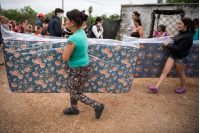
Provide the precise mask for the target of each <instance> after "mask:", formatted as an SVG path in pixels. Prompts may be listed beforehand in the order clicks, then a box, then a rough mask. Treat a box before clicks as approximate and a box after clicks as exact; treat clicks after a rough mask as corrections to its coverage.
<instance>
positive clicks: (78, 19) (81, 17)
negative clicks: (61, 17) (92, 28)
mask: <svg viewBox="0 0 200 133" xmlns="http://www.w3.org/2000/svg"><path fill="white" fill-rule="evenodd" d="M66 16H67V18H68V19H69V20H70V21H74V23H76V26H77V27H81V26H82V25H83V22H84V21H87V19H88V15H87V14H85V10H84V11H82V12H80V11H79V10H78V9H74V10H72V11H69V12H67V13H66Z"/></svg>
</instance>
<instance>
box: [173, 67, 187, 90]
mask: <svg viewBox="0 0 200 133" xmlns="http://www.w3.org/2000/svg"><path fill="white" fill-rule="evenodd" d="M175 65H176V69H177V71H178V75H179V77H180V81H181V88H184V87H185V80H186V76H185V67H186V65H184V64H182V63H175Z"/></svg>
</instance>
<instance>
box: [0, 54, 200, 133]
mask: <svg viewBox="0 0 200 133" xmlns="http://www.w3.org/2000/svg"><path fill="white" fill-rule="evenodd" d="M0 61H3V56H2V50H0ZM157 81H158V78H135V79H134V80H133V84H132V87H131V90H130V92H129V93H123V94H114V93H113V94H102V93H94V94H92V93H86V95H87V96H89V97H90V98H92V99H95V100H98V101H99V102H102V103H104V104H105V109H104V112H103V114H102V116H101V118H100V119H98V120H97V119H95V116H94V114H95V112H94V110H93V109H92V108H91V107H89V106H86V105H84V104H82V103H80V102H79V103H78V105H79V106H78V107H79V110H82V111H81V112H80V114H79V115H77V116H67V115H64V114H63V113H62V111H63V109H64V108H67V107H69V106H70V101H69V93H49V94H47V93H46V94H44V93H11V92H10V89H9V86H8V81H7V75H6V68H5V65H0V133H94V132H96V133H197V132H199V78H187V83H186V88H187V92H186V93H185V94H176V93H175V92H174V90H175V89H177V88H178V87H179V85H180V81H179V79H178V78H167V79H166V80H165V81H164V83H163V84H162V86H161V87H160V90H159V93H158V94H153V93H152V92H150V91H149V90H148V89H147V86H148V85H155V83H156V82H157Z"/></svg>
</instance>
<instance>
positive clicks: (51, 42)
mask: <svg viewBox="0 0 200 133" xmlns="http://www.w3.org/2000/svg"><path fill="white" fill-rule="evenodd" d="M66 42H67V40H66V39H60V40H59V41H58V40H57V39H48V38H39V37H37V38H30V37H29V38H27V37H24V38H23V37H7V38H6V39H5V40H4V54H5V63H6V69H7V76H8V81H9V86H10V88H11V91H12V92H24V93H30V92H32V93H43V92H51V93H59V92H61V93H63V92H69V88H68V81H69V78H70V74H69V73H70V72H69V69H67V67H68V64H67V63H64V62H63V61H62V53H63V51H64V47H65V45H66ZM88 45H89V48H88V54H89V58H90V64H91V68H92V71H91V74H90V77H89V78H88V81H87V82H86V83H85V89H84V92H92V93H99V92H100V93H125V92H129V91H130V87H131V85H132V80H133V75H134V69H135V65H136V61H137V55H138V47H135V46H133V44H132V43H131V42H120V41H109V40H107V41H98V40H92V39H91V40H90V39H89V44H88ZM66 69H67V70H66Z"/></svg>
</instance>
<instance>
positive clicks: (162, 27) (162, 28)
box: [158, 24, 166, 32]
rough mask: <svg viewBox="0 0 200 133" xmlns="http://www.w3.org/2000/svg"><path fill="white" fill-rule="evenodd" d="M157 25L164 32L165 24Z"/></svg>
mask: <svg viewBox="0 0 200 133" xmlns="http://www.w3.org/2000/svg"><path fill="white" fill-rule="evenodd" d="M158 27H160V28H161V30H162V31H164V32H165V29H166V26H164V25H163V24H161V25H159V26H158Z"/></svg>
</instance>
